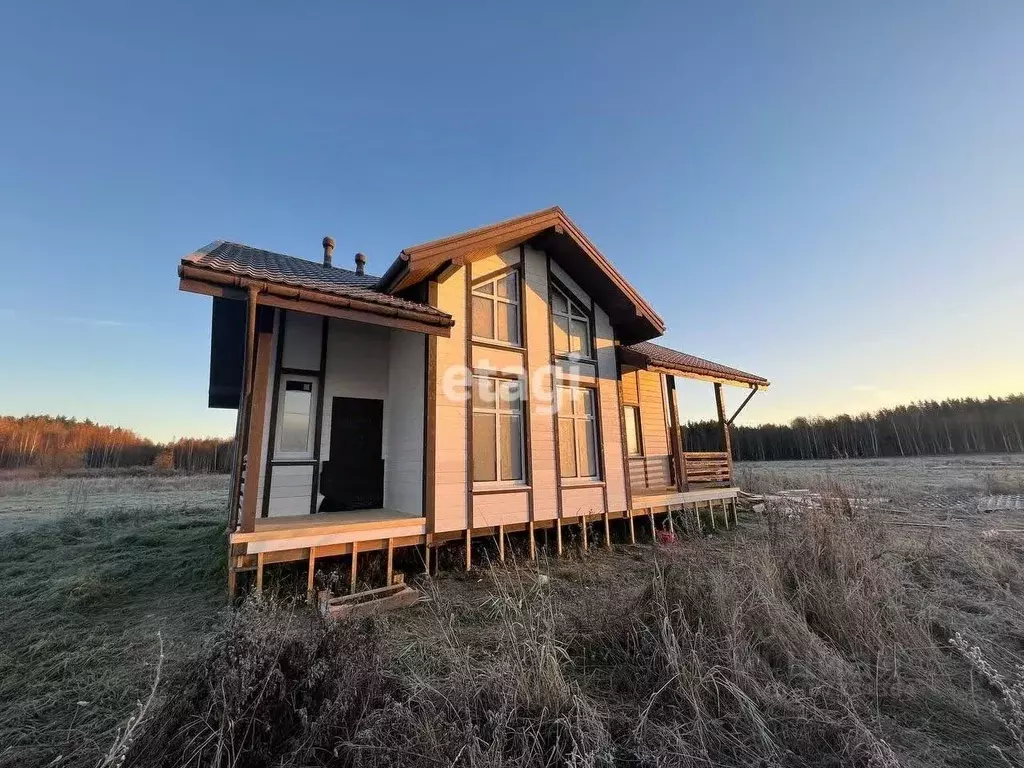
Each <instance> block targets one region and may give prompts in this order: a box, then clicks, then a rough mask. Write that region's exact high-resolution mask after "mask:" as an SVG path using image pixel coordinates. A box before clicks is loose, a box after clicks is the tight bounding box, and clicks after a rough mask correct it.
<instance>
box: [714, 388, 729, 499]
mask: <svg viewBox="0 0 1024 768" xmlns="http://www.w3.org/2000/svg"><path fill="white" fill-rule="evenodd" d="M715 407H716V408H717V410H718V428H719V430H720V431H721V433H722V450H723V451H725V455H726V456H727V457H728V459H729V483H730V484H732V429H731V428H730V427H729V422H728V421H726V418H725V395H724V394H723V393H722V385H721V384H720V383H719V382H717V381H716V382H715Z"/></svg>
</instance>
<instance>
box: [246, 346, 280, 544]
mask: <svg viewBox="0 0 1024 768" xmlns="http://www.w3.org/2000/svg"><path fill="white" fill-rule="evenodd" d="M271 339H273V332H271V333H261V334H259V335H258V336H257V338H256V355H255V357H256V359H255V361H254V366H253V372H252V374H253V382H252V392H251V395H250V397H249V398H248V400H249V409H248V410H249V413H248V414H247V416H246V421H248V422H249V428H248V429H247V430H246V431H247V433H248V434H247V436H246V459H245V465H246V470H245V471H246V481H245V482H246V485H248V486H249V487H250V490H251V491H252V492H251V493H249V492H246V493H245V495H244V496H245V498H244V499H243V504H242V525H241V529H242V530H243V531H245V532H250V531H253V530H255V528H256V510H257V507H258V506H259V499H258V498H257V494H258V493H259V478H260V476H261V475H262V474H263V472H264V471H265V470H266V468H265V467H262V466H260V458H261V454H262V453H263V424H264V419H265V416H266V412H267V389H268V386H269V383H270V343H271ZM255 413H258V414H259V418H256V419H254V418H253V415H254V414H255ZM269 462H270V452H269V451H268V452H267V463H269Z"/></svg>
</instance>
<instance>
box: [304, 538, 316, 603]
mask: <svg viewBox="0 0 1024 768" xmlns="http://www.w3.org/2000/svg"><path fill="white" fill-rule="evenodd" d="M315 574H316V547H310V548H309V566H308V568H307V569H306V599H307V600H312V599H313V577H314V575H315Z"/></svg>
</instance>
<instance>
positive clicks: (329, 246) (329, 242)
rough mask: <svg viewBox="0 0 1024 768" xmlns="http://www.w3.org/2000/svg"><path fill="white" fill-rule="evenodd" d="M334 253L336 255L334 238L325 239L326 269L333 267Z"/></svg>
mask: <svg viewBox="0 0 1024 768" xmlns="http://www.w3.org/2000/svg"><path fill="white" fill-rule="evenodd" d="M333 253H334V238H333V237H325V238H324V266H325V267H329V266H331V254H333Z"/></svg>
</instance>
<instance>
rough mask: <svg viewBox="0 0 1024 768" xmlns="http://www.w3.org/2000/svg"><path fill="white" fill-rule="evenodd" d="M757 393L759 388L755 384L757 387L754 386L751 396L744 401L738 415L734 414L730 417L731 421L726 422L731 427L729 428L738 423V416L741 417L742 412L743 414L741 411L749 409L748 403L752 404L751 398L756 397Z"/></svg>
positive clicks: (738, 409) (737, 411) (737, 412)
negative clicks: (735, 422)
mask: <svg viewBox="0 0 1024 768" xmlns="http://www.w3.org/2000/svg"><path fill="white" fill-rule="evenodd" d="M757 391H758V386H757V384H755V385H754V386H753V387H752V388H751V390H750V394H749V395H747V397H746V399H745V400H744V401H743V402H742V403H740V407H739V408H737V409H736V413H734V414H733V415H732V416H730V417H729V420H728V421H726V422H725V423H726V426H729V427H731V426H732V423H733V422H734V421H736V417H737V416H739V415H740V412H741V411H742V410H743V409H744V408H746V407H747V403H749V402H750V398H752V397H753V396H754V395H756V394H757Z"/></svg>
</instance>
